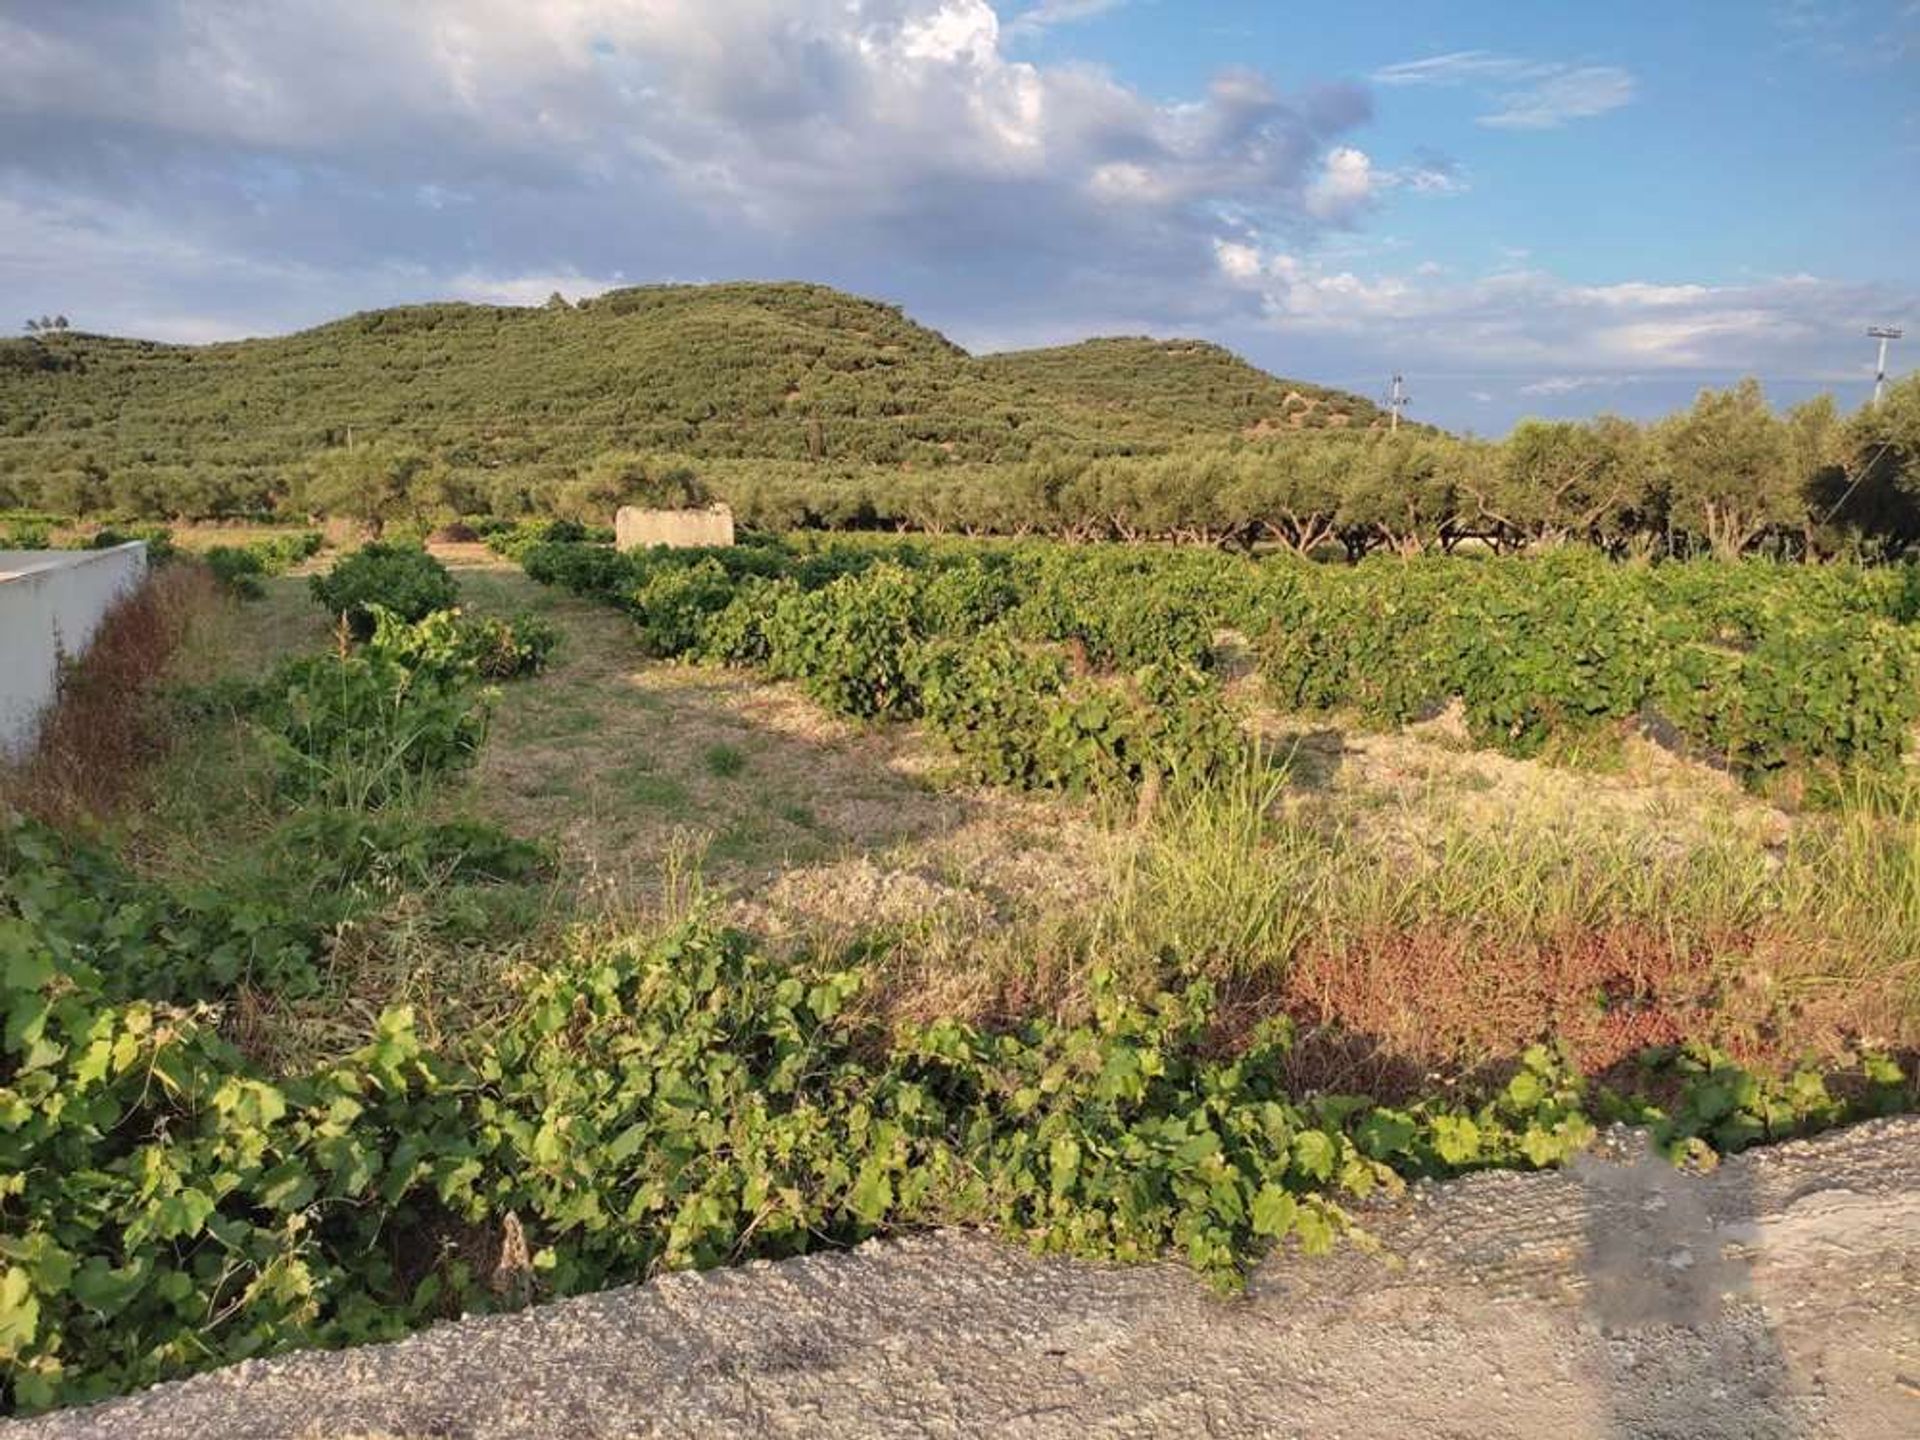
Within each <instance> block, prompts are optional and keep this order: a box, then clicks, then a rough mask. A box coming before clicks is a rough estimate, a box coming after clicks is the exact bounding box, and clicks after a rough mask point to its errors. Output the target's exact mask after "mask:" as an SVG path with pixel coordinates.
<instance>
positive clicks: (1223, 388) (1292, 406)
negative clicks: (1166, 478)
mask: <svg viewBox="0 0 1920 1440" xmlns="http://www.w3.org/2000/svg"><path fill="white" fill-rule="evenodd" d="M980 368H981V369H982V370H983V371H984V372H985V373H986V374H987V375H988V376H989V377H991V378H993V379H995V380H997V381H1000V382H1003V383H1005V384H1007V385H1009V386H1011V387H1012V388H1013V390H1014V392H1015V394H1016V395H1018V396H1019V398H1020V399H1022V400H1026V401H1030V402H1032V403H1035V404H1040V405H1046V406H1052V407H1056V408H1058V409H1059V410H1061V411H1062V412H1063V413H1067V414H1070V415H1072V416H1074V417H1075V419H1076V420H1077V421H1079V422H1080V423H1081V424H1083V425H1090V426H1092V427H1094V428H1095V429H1097V430H1101V429H1117V430H1119V431H1122V432H1125V433H1128V434H1136V435H1139V436H1141V437H1142V439H1143V440H1146V441H1148V443H1149V444H1150V443H1152V442H1153V441H1157V440H1160V439H1161V438H1163V437H1164V436H1167V435H1178V436H1182V437H1190V436H1206V437H1212V438H1222V437H1225V436H1228V435H1235V434H1241V435H1249V436H1259V435H1267V434H1271V433H1274V432H1276V431H1281V430H1301V429H1316V428H1321V427H1326V428H1332V429H1345V428H1349V427H1356V426H1357V427H1364V426H1368V425H1372V424H1374V423H1375V422H1377V421H1379V420H1380V419H1381V418H1382V412H1381V411H1380V409H1379V408H1378V407H1377V406H1375V405H1374V403H1373V402H1372V401H1370V400H1365V399H1362V398H1361V397H1359V396H1357V395H1350V394H1348V393H1346V392H1345V391H1341V390H1329V389H1327V388H1326V387H1325V386H1323V385H1309V384H1306V383H1304V382H1303V381H1299V380H1281V379H1279V378H1277V377H1275V376H1272V375H1269V374H1267V372H1266V371H1264V370H1257V369H1255V368H1254V367H1253V366H1251V365H1249V364H1247V362H1246V361H1244V360H1242V359H1241V358H1240V357H1239V356H1238V355H1235V354H1234V353H1233V352H1232V351H1230V350H1224V349H1222V348H1221V347H1220V346H1218V345H1211V344H1208V343H1207V342H1205V341H1203V340H1154V339H1150V338H1148V337H1146V336H1129V337H1126V338H1122V339H1110V340H1083V341H1081V342H1080V343H1079V344H1077V345H1062V346H1059V347H1057V348H1055V349H1051V350H1017V351H1014V352H1012V353H1010V354H1005V355H989V356H987V357H986V358H985V359H984V360H982V361H981V362H980Z"/></svg>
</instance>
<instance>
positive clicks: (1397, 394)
mask: <svg viewBox="0 0 1920 1440" xmlns="http://www.w3.org/2000/svg"><path fill="white" fill-rule="evenodd" d="M1406 383H1407V382H1406V379H1405V378H1404V377H1403V376H1400V375H1395V376H1394V377H1393V392H1392V393H1391V394H1390V395H1388V397H1387V411H1388V413H1389V414H1391V415H1392V416H1393V418H1392V419H1391V420H1389V421H1388V422H1387V429H1388V430H1389V431H1397V430H1399V428H1400V412H1401V411H1402V410H1404V409H1406V408H1407V402H1408V401H1409V400H1411V399H1412V398H1413V397H1411V396H1410V395H1408V394H1407V392H1406V388H1405V387H1406Z"/></svg>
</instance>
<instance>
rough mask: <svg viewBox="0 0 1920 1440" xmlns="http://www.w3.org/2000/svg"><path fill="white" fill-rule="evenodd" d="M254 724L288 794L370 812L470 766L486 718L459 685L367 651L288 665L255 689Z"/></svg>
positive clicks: (477, 698) (298, 799)
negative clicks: (431, 780)
mask: <svg viewBox="0 0 1920 1440" xmlns="http://www.w3.org/2000/svg"><path fill="white" fill-rule="evenodd" d="M254 719H255V721H256V723H257V724H258V726H259V727H260V729H261V731H262V733H264V734H265V735H266V736H267V737H268V739H269V741H270V743H271V745H272V748H273V752H274V756H275V761H276V767H277V771H278V776H279V788H280V790H281V792H282V793H283V794H284V795H286V796H288V797H289V798H291V799H293V800H294V801H296V802H298V803H302V804H322V805H336V806H340V807H343V808H347V809H355V810H374V809H378V808H380V807H381V806H383V805H387V804H390V803H392V802H393V801H395V800H399V799H405V798H409V797H411V796H412V795H414V794H415V793H416V792H417V790H418V786H419V782H420V781H422V780H424V779H426V778H428V777H430V776H433V775H440V774H445V773H448V772H451V771H455V770H460V769H463V768H465V767H466V766H467V765H470V764H471V763H473V760H474V757H475V756H476V755H477V754H478V752H479V749H480V745H481V742H482V740H483V739H484V738H485V736H486V720H487V716H486V708H485V702H484V698H483V697H481V696H477V695H475V694H474V693H473V692H472V690H471V687H469V686H468V685H466V684H465V683H463V681H462V680H461V679H458V678H449V677H447V676H445V675H441V674H436V673H434V672H433V671H431V670H427V669H421V670H414V669H410V668H409V667H408V666H407V665H406V664H404V663H403V662H402V661H400V660H399V659H397V658H395V657H394V656H393V655H391V654H389V653H387V652H384V651H381V650H377V649H372V648H369V649H366V650H363V651H360V652H357V653H355V654H351V655H344V656H341V655H318V656H313V657H311V658H307V659H300V660H292V661H288V662H287V663H286V664H284V665H282V666H281V667H280V669H279V670H278V671H277V672H276V673H275V675H274V676H273V677H272V678H271V679H270V680H268V681H267V682H266V683H265V684H263V685H262V686H261V689H260V694H259V697H258V700H257V703H256V705H255V707H254Z"/></svg>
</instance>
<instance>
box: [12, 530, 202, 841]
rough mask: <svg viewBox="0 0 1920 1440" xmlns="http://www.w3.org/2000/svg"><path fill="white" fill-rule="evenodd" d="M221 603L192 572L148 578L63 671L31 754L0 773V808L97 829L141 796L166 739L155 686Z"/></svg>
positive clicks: (172, 570) (178, 569) (173, 569)
mask: <svg viewBox="0 0 1920 1440" xmlns="http://www.w3.org/2000/svg"><path fill="white" fill-rule="evenodd" d="M221 604H222V602H221V599H220V597H219V595H218V593H217V590H216V588H215V586H214V582H213V578H212V576H211V575H209V574H208V573H207V571H206V570H205V569H203V568H202V567H200V566H198V565H170V566H167V567H165V568H163V569H160V570H158V571H156V572H154V573H153V574H152V575H151V576H149V577H148V578H147V579H146V580H145V581H144V582H142V583H141V585H140V586H139V587H138V588H136V589H135V590H133V591H132V592H131V593H130V594H128V595H127V596H126V597H125V598H123V599H122V600H120V601H119V602H118V603H116V604H115V605H114V606H113V608H112V609H110V610H109V611H108V612H107V613H106V615H105V616H104V617H103V618H102V620H101V622H100V626H99V628H98V629H97V630H96V631H95V632H94V636H93V640H92V643H91V644H89V646H88V647H87V651H86V654H85V655H84V656H82V657H80V658H79V659H78V660H76V661H73V662H71V663H69V664H67V665H65V666H64V667H63V668H62V670H61V674H60V681H59V689H58V692H57V693H56V695H55V698H54V702H53V704H52V706H51V707H50V708H49V710H48V711H47V713H46V715H45V717H44V718H43V720H42V722H41V727H40V733H39V736H38V739H37V742H36V745H35V748H34V751H33V753H32V754H31V755H30V756H29V757H28V758H27V760H26V761H25V763H23V764H21V765H19V766H15V767H11V768H9V769H8V770H7V771H6V772H5V773H3V774H0V802H4V804H5V805H6V806H8V807H12V808H14V809H17V810H19V811H21V812H24V813H26V814H29V815H33V816H36V817H38V818H40V819H42V820H45V821H47V822H49V823H51V824H55V825H62V826H73V825H81V824H87V823H91V822H96V821H98V820H101V819H104V818H107V817H109V816H111V815H113V814H115V813H117V812H118V811H121V810H123V809H125V808H126V807H127V806H128V805H129V804H130V803H131V802H132V801H133V800H134V799H135V798H136V797H138V796H139V795H140V794H142V793H143V791H144V788H145V785H146V781H147V778H148V772H149V769H150V767H151V766H152V765H153V763H154V762H155V761H156V760H157V759H159V758H160V756H162V755H163V754H165V752H166V750H167V748H168V744H169V741H170V739H171V736H170V730H169V725H168V721H167V712H166V707H165V705H164V704H163V703H162V701H161V699H160V697H159V696H158V694H157V693H156V692H157V687H158V685H159V683H160V681H161V680H162V679H163V678H164V677H166V676H167V675H168V673H169V671H170V668H171V666H172V665H173V663H174V661H175V659H176V657H177V655H178V653H179V651H180V649H181V647H182V645H183V644H184V643H185V641H186V639H187V637H188V635H189V633H190V632H191V631H192V630H193V629H194V628H195V627H196V626H197V625H199V624H201V623H203V622H204V621H205V620H206V619H207V617H208V616H210V615H211V614H213V613H214V612H216V611H217V610H218V609H219V608H220V606H221Z"/></svg>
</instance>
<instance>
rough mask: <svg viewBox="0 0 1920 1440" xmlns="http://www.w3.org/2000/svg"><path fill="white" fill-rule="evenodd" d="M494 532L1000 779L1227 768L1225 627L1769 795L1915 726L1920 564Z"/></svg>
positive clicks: (1894, 766)
mask: <svg viewBox="0 0 1920 1440" xmlns="http://www.w3.org/2000/svg"><path fill="white" fill-rule="evenodd" d="M533 533H536V534H537V533H538V532H537V531H535V532H533ZM499 543H501V544H502V546H503V547H504V548H508V549H512V550H517V551H518V553H519V554H520V555H521V557H522V558H523V559H524V562H525V564H526V568H527V572H528V574H529V575H531V576H532V577H533V578H534V579H536V580H539V581H541V582H543V583H548V584H555V585H560V586H563V587H565V588H567V589H569V590H571V591H573V592H575V593H577V594H583V595H590V596H593V597H596V598H599V599H602V600H605V601H607V602H609V603H612V604H616V605H619V606H621V607H623V608H625V609H627V610H628V611H629V612H631V614H632V615H633V617H634V619H635V621H636V623H637V625H638V626H639V630H640V634H641V637H642V640H643V643H644V644H645V645H646V646H647V648H648V650H649V652H650V653H651V654H654V655H656V656H659V657H662V658H691V659H700V660H709V661H716V662H720V663H725V664H732V665H753V666H758V667H761V668H763V669H764V670H765V671H766V672H767V673H768V674H770V675H773V676H777V677H781V678H787V679H793V680H798V681H800V682H801V683H802V684H803V685H804V686H805V687H806V689H807V691H808V693H809V694H810V695H812V696H813V697H814V698H815V699H816V700H818V701H820V703H822V704H824V705H826V706H828V707H830V708H832V709H834V710H837V711H840V712H841V713H844V714H848V715H852V716H858V717H861V718H873V717H886V718H894V719H908V718H923V719H925V720H926V722H927V723H928V725H929V726H930V727H931V728H932V729H933V730H934V731H935V732H936V733H938V734H939V735H940V736H941V737H942V738H943V739H945V740H946V741H948V742H949V743H950V744H952V745H953V747H954V748H955V749H956V750H957V751H958V752H959V753H960V754H961V755H962V756H964V757H965V758H966V760H967V762H968V765H969V767H970V768H971V769H972V771H973V772H974V774H975V775H976V777H977V778H979V779H983V780H992V781H995V782H999V783H1015V784H1021V785H1032V786H1041V787H1046V788H1056V789H1067V790H1086V789H1090V788H1099V787H1101V786H1104V785H1109V784H1114V783H1131V784H1137V783H1140V782H1141V781H1143V780H1145V779H1146V778H1147V777H1149V776H1154V777H1158V778H1160V779H1165V780H1176V781H1177V780H1181V779H1186V780H1192V779H1197V778H1205V777H1206V776H1208V775H1209V774H1211V773H1213V772H1215V771H1216V770H1218V769H1219V768H1221V767H1222V766H1226V765H1230V764H1232V763H1234V760H1235V752H1236V751H1237V749H1238V748H1239V747H1240V746H1242V745H1243V744H1245V743H1246V742H1245V740H1244V738H1243V729H1244V727H1243V726H1242V725H1240V724H1238V723H1236V718H1235V714H1234V701H1233V698H1232V696H1231V695H1229V693H1228V692H1227V689H1226V687H1223V686H1222V685H1221V684H1220V683H1219V681H1220V679H1221V674H1220V671H1221V663H1220V662H1221V651H1222V646H1221V643H1220V642H1221V637H1222V634H1223V632H1225V633H1226V634H1227V635H1229V636H1237V637H1239V638H1240V639H1241V640H1242V641H1243V642H1244V643H1245V644H1246V645H1248V646H1250V647H1251V648H1252V650H1253V651H1254V652H1255V654H1256V655H1257V671H1258V675H1259V679H1260V682H1261V688H1262V689H1263V691H1264V696H1265V698H1266V699H1268V700H1269V701H1271V702H1272V703H1273V704H1275V705H1278V706H1280V707H1281V708H1283V709H1285V710H1287V711H1290V712H1297V711H1322V712H1325V711H1350V712H1353V713H1354V714H1356V715H1358V716H1359V717H1360V718H1362V719H1363V720H1364V721H1366V722H1367V723H1369V724H1371V725H1374V726H1398V725H1402V724H1405V723H1407V722H1410V721H1414V720H1419V719H1423V718H1429V717H1431V716H1432V715H1434V714H1436V713H1438V712H1439V711H1441V710H1442V709H1444V708H1445V707H1446V706H1447V705H1448V704H1449V703H1450V702H1453V701H1458V702H1459V703H1460V704H1461V706H1462V707H1463V712H1464V716H1465V720H1466V724H1467V728H1468V731H1469V733H1470V735H1471V737H1472V739H1473V740H1474V742H1475V743H1476V744H1479V745H1484V746H1489V747H1492V748H1495V749H1498V750H1501V751H1504V752H1506V753H1509V754H1513V755H1520V756H1528V755H1535V754H1538V753H1540V752H1542V751H1543V750H1546V749H1549V748H1550V747H1554V746H1561V747H1566V746H1570V745H1573V744H1577V743H1580V742H1587V741H1592V740H1593V739H1595V738H1596V737H1604V736H1606V735H1607V734H1609V733H1613V734H1618V733H1620V732H1621V731H1622V730H1623V729H1624V728H1625V727H1628V726H1637V727H1641V728H1644V729H1645V730H1647V731H1649V732H1651V733H1655V734H1658V735H1661V736H1663V737H1666V738H1667V740H1668V742H1669V743H1671V744H1672V745H1673V746H1674V747H1675V748H1677V749H1679V750H1680V751H1682V752H1683V753H1685V754H1687V755H1689V756H1691V757H1693V758H1697V759H1701V760H1705V761H1708V762H1710V763H1713V764H1716V765H1720V766H1723V767H1725V768H1726V769H1728V770H1730V771H1732V772H1734V773H1736V774H1738V775H1739V776H1741V777H1742V778H1743V779H1744V780H1745V781H1747V782H1748V783H1749V784H1750V785H1753V786H1755V787H1759V788H1766V787H1769V786H1774V785H1779V784H1783V783H1793V784H1797V785H1801V786H1811V787H1813V788H1814V789H1816V790H1826V791H1828V792H1831V791H1833V790H1835V789H1836V788H1838V787H1840V786H1843V785H1844V784H1846V783H1847V782H1848V781H1849V779H1857V778H1859V777H1862V776H1866V775H1872V774H1876V773H1878V774H1883V775H1884V774H1888V773H1895V772H1897V771H1898V770H1899V768H1900V766H1901V765H1902V763H1903V762H1904V761H1905V759H1906V758H1907V756H1908V755H1909V753H1910V750H1911V746H1912V741H1913V729H1914V725H1915V723H1916V721H1917V720H1920V669H1917V668H1916V666H1920V628H1916V625H1915V621H1916V619H1920V569H1915V568H1914V567H1911V566H1909V567H1905V568H1901V569H1881V570H1856V569H1849V568H1845V567H1823V568H1818V569H1813V568H1794V567H1767V566H1755V567H1751V568H1732V569H1730V568H1728V567H1725V566H1721V565H1717V564H1713V563H1710V562H1700V563H1695V564H1680V565H1662V566H1658V567H1623V566H1619V565H1614V564H1610V563H1608V562H1606V561H1605V560H1603V559H1601V558H1600V557H1598V556H1594V555H1592V554H1588V553H1583V552H1576V551H1568V552H1564V553H1560V554H1555V555H1550V556H1546V557H1542V558H1527V559H1515V560H1509V561H1503V562H1500V563H1492V564H1490V563H1485V562H1482V561H1474V560H1453V559H1446V558H1440V557H1434V558H1431V559H1426V560H1422V561H1419V562H1416V563H1413V564H1406V563H1401V562H1398V561H1388V562H1380V563H1375V564H1370V565H1363V566H1359V567H1354V568H1332V567H1320V566H1314V565H1310V564H1299V563H1290V562H1281V561H1266V562H1259V561H1253V560H1246V559H1239V558H1236V557H1232V556H1225V555H1219V554H1207V553H1201V552H1193V551H1156V550H1128V549H1102V548H1091V549H1081V548H1071V547H1061V546H1053V545H1048V544H1044V543H1033V544H1027V545H1013V546H1004V547H991V548H987V547H981V546H975V545H965V544H955V545H949V546H937V545H926V544H920V543H914V544H899V545H888V544H871V545H861V546H844V545H843V546H827V547H824V548H822V547H817V546H799V547H796V546H791V545H785V544H781V543H778V542H770V543H766V544H760V545H754V546H746V547H742V548H739V549H736V550H727V551H716V552H711V553H704V554H703V553H700V552H695V551H677V552H653V553H650V554H642V555H639V556H623V555H620V554H617V553H615V552H613V551H611V550H609V549H607V548H605V547H599V546H590V545H581V544H572V545H568V544H552V543H532V544H526V543H524V541H522V542H521V543H516V541H515V539H514V537H511V536H510V537H508V538H506V539H504V540H502V541H501V542H499ZM1241 688H1244V687H1241Z"/></svg>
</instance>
